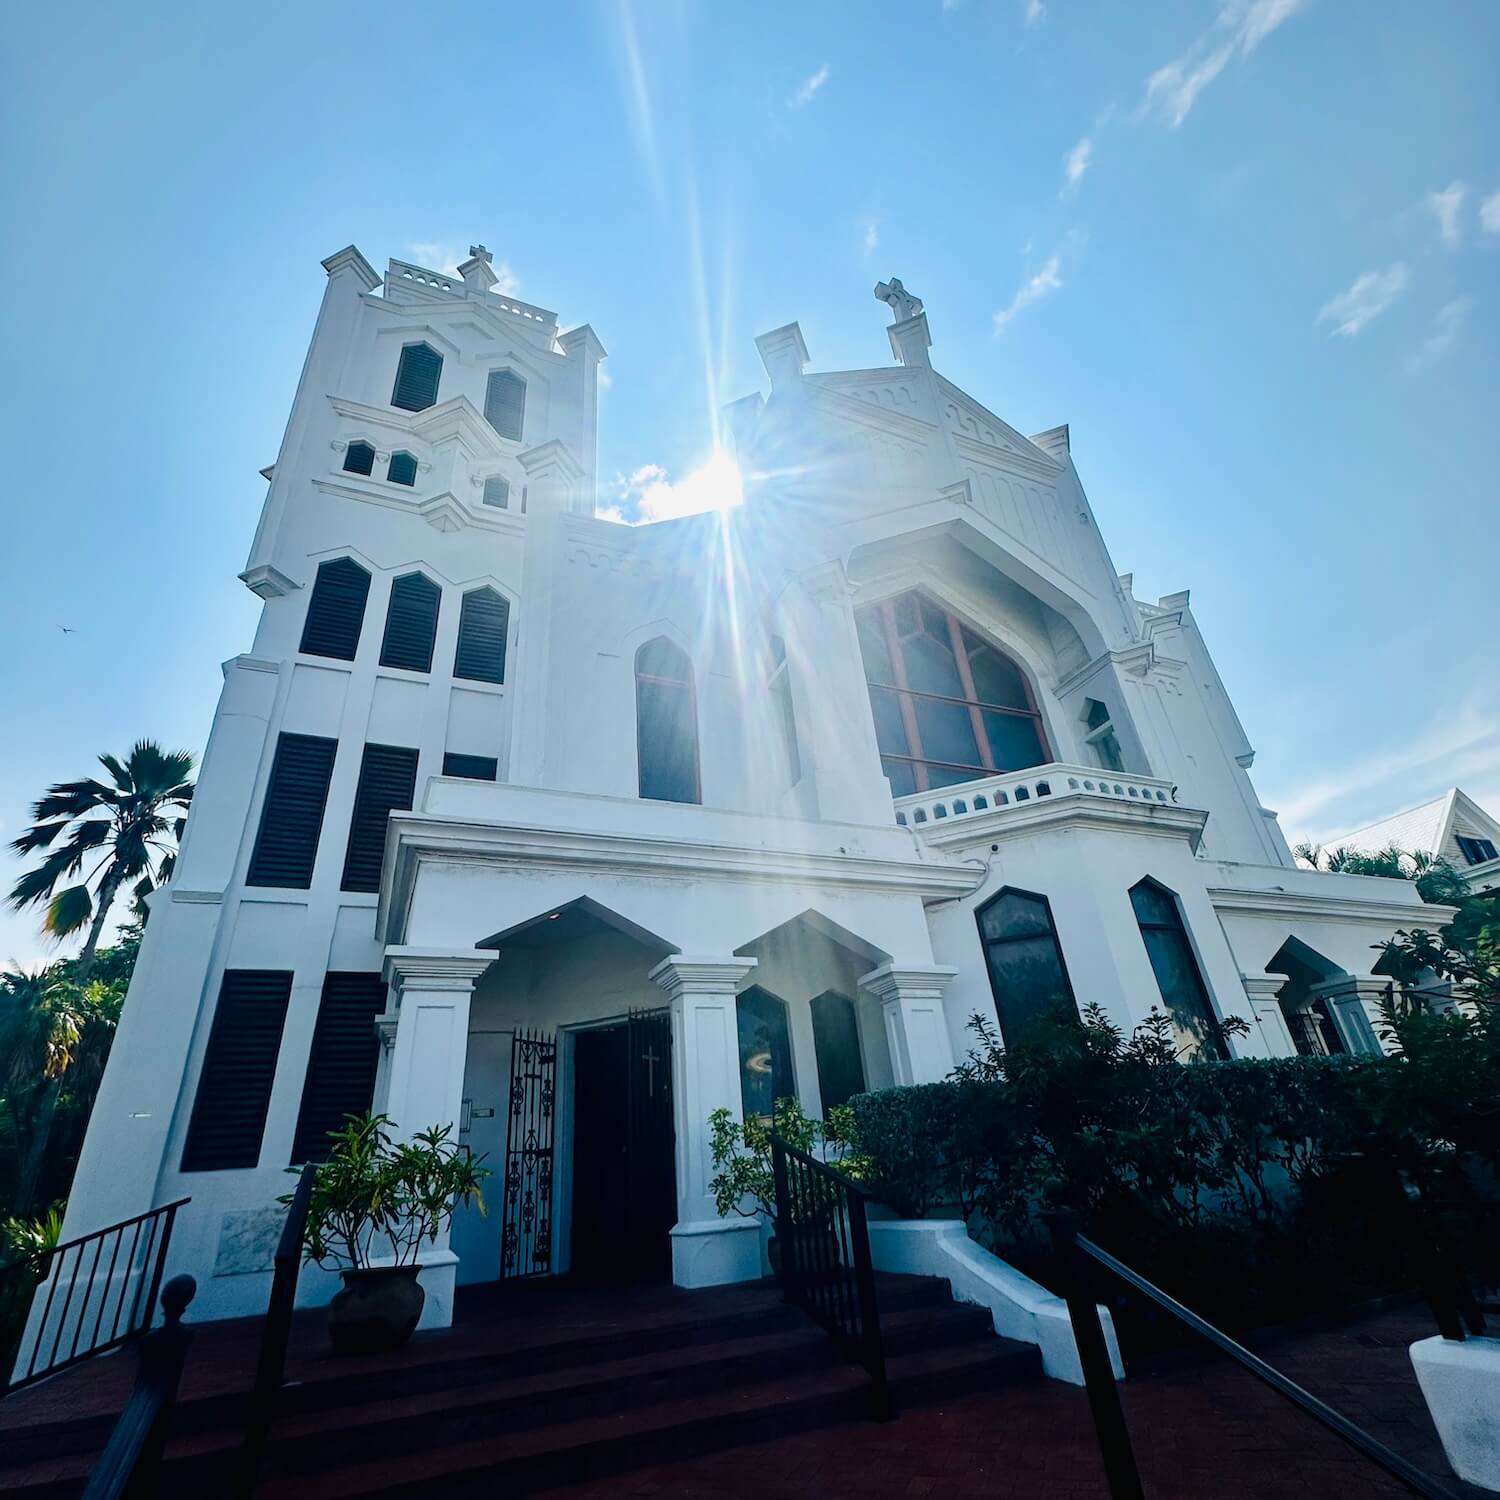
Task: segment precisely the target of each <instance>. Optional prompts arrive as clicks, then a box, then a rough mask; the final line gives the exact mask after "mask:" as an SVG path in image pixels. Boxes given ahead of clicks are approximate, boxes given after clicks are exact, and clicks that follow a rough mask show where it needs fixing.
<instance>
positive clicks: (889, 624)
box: [880, 599, 931, 792]
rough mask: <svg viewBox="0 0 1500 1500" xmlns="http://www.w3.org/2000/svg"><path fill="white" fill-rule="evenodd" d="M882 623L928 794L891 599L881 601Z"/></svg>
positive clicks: (921, 786) (909, 739)
mask: <svg viewBox="0 0 1500 1500" xmlns="http://www.w3.org/2000/svg"><path fill="white" fill-rule="evenodd" d="M880 623H881V625H882V626H883V627H884V629H885V643H886V649H887V650H888V651H889V652H890V653H891V666H892V668H893V670H894V671H895V673H896V702H897V703H899V704H900V705H901V723H902V726H903V728H905V730H906V743H907V747H908V748H909V749H910V751H911V755H912V760H913V761H914V762H915V765H914V771H915V780H916V783H917V790H918V791H919V792H925V791H929V790H930V789H931V788H930V784H929V781H928V777H927V766H926V764H925V762H924V760H923V750H922V736H921V733H920V732H919V731H918V729H917V710H916V706H915V705H914V704H913V703H912V701H911V697H910V694H911V683H910V681H909V680H908V679H907V676H906V658H905V657H904V656H903V655H902V654H901V637H900V635H899V634H897V631H896V609H895V606H894V605H893V604H892V602H891V601H890V600H889V599H885V600H882V601H881V604H880Z"/></svg>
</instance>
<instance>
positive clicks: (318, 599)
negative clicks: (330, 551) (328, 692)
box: [300, 557, 370, 661]
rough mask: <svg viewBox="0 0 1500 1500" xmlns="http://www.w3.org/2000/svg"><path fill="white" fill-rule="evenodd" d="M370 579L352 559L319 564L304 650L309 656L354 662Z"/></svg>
mask: <svg viewBox="0 0 1500 1500" xmlns="http://www.w3.org/2000/svg"><path fill="white" fill-rule="evenodd" d="M369 594H370V575H369V574H368V573H366V572H365V570H364V569H363V568H362V567H360V565H359V564H358V563H357V562H355V561H354V560H353V559H352V558H348V557H336V558H334V559H332V560H331V561H329V562H325V563H319V564H318V576H317V579H316V580H315V581H314V583H313V590H312V597H311V598H310V599H309V600H308V601H307V620H306V622H305V623H304V624H303V626H302V645H301V647H300V649H301V650H302V651H303V652H304V653H305V654H306V655H308V656H336V657H338V658H339V660H340V661H353V660H354V653H355V652H356V651H357V650H358V649H359V632H360V629H361V628H362V627H363V625H364V623H365V600H366V599H367V598H368V597H369Z"/></svg>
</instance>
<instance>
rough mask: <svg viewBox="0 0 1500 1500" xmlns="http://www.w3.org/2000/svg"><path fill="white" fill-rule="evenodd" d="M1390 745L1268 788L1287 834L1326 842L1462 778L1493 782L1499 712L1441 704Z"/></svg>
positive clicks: (1499, 746) (1498, 767)
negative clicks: (1318, 774) (1421, 728)
mask: <svg viewBox="0 0 1500 1500" xmlns="http://www.w3.org/2000/svg"><path fill="white" fill-rule="evenodd" d="M1398 746H1399V747H1398V748H1395V749H1382V750H1377V751H1375V752H1374V753H1373V754H1370V755H1367V756H1365V757H1364V758H1363V759H1360V760H1355V761H1354V762H1353V763H1352V764H1350V765H1347V766H1343V767H1341V768H1340V770H1339V774H1338V775H1337V776H1331V777H1326V778H1320V779H1318V780H1315V781H1311V782H1308V783H1306V784H1305V785H1303V786H1301V787H1299V788H1297V789H1295V790H1291V791H1290V793H1289V794H1282V795H1280V796H1277V795H1276V794H1274V793H1273V794H1272V797H1271V800H1270V805H1271V806H1273V807H1276V808H1277V810H1278V812H1279V814H1280V819H1281V826H1282V828H1283V829H1284V830H1285V832H1286V835H1287V837H1288V839H1290V840H1291V841H1292V842H1294V843H1296V842H1299V841H1300V840H1302V839H1304V838H1306V839H1310V840H1311V841H1312V842H1313V843H1326V842H1328V841H1329V840H1330V839H1335V838H1336V837H1337V836H1338V835H1339V834H1341V833H1345V832H1347V831H1348V830H1349V829H1351V828H1360V827H1363V826H1364V825H1365V824H1367V823H1372V822H1374V821H1376V820H1377V819H1380V818H1385V817H1389V816H1390V815H1391V814H1392V813H1395V812H1399V811H1400V810H1402V809H1403V808H1407V807H1413V806H1416V805H1417V804H1418V803H1420V802H1423V801H1425V800H1427V799H1428V798H1431V797H1435V796H1437V794H1438V793H1439V792H1442V791H1445V790H1446V789H1447V788H1448V787H1450V786H1454V785H1463V783H1464V781H1465V780H1466V779H1478V780H1482V781H1484V782H1486V784H1488V783H1490V782H1493V781H1494V780H1495V779H1496V776H1497V774H1500V715H1496V714H1495V713H1494V712H1493V710H1491V709H1489V708H1480V707H1478V706H1477V705H1476V704H1474V703H1468V704H1460V705H1458V706H1457V708H1456V709H1455V707H1454V705H1452V704H1451V703H1445V704H1444V705H1443V706H1442V708H1441V710H1440V711H1439V712H1438V714H1437V715H1436V716H1435V719H1434V722H1433V723H1432V724H1431V725H1430V726H1429V727H1428V728H1427V729H1426V730H1425V732H1417V733H1414V734H1409V735H1407V736H1405V737H1403V739H1402V740H1400V741H1399V742H1398Z"/></svg>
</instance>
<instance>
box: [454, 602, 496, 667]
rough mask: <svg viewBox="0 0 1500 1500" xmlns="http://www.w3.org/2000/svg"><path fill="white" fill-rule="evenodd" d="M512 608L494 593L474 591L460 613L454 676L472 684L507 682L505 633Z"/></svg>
mask: <svg viewBox="0 0 1500 1500" xmlns="http://www.w3.org/2000/svg"><path fill="white" fill-rule="evenodd" d="M509 625H510V605H509V604H507V603H506V602H505V600H504V599H502V598H501V597H500V595H499V594H497V593H496V592H495V591H494V589H491V588H482V589H471V590H470V591H469V592H468V593H467V594H465V595H464V601H463V603H462V604H461V605H460V606H459V610H458V649H457V651H456V652H455V653H454V657H453V675H454V676H455V677H466V678H468V680H469V681H470V682H504V681H505V633H506V630H507V629H508V628H509Z"/></svg>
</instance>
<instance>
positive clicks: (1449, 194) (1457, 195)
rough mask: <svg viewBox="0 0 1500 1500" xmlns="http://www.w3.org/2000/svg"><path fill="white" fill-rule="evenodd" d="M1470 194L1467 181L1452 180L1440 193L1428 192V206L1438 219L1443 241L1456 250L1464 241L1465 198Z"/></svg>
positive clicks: (1439, 231)
mask: <svg viewBox="0 0 1500 1500" xmlns="http://www.w3.org/2000/svg"><path fill="white" fill-rule="evenodd" d="M1468 195H1469V185H1468V183H1466V182H1450V183H1449V184H1448V186H1447V187H1445V188H1444V189H1443V190H1442V191H1441V192H1440V193H1428V195H1427V207H1428V209H1429V210H1430V212H1431V213H1432V216H1433V218H1435V219H1436V220H1437V226H1438V233H1439V234H1440V235H1441V236H1442V238H1443V243H1444V244H1445V245H1446V246H1447V247H1448V248H1449V249H1450V250H1456V249H1457V248H1458V247H1459V245H1460V244H1462V243H1463V237H1464V226H1463V210H1464V199H1465V198H1466V197H1468Z"/></svg>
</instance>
